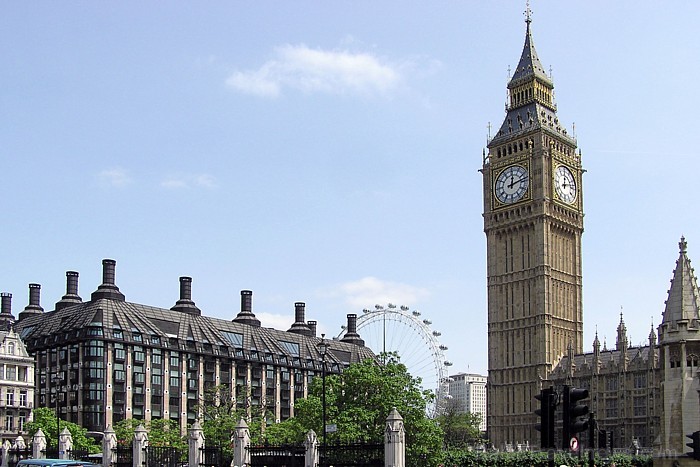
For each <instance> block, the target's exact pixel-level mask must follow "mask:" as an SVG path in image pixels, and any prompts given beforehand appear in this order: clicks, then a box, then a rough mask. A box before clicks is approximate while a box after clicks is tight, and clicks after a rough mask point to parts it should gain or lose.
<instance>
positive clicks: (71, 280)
mask: <svg viewBox="0 0 700 467" xmlns="http://www.w3.org/2000/svg"><path fill="white" fill-rule="evenodd" d="M78 303H83V299H82V298H80V296H79V295H78V273H77V272H76V271H66V294H65V295H64V296H63V297H61V299H60V300H59V301H58V302H56V311H58V310H62V309H64V308H67V307H69V306H72V305H77V304H78Z"/></svg>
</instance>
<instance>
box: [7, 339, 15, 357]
mask: <svg viewBox="0 0 700 467" xmlns="http://www.w3.org/2000/svg"><path fill="white" fill-rule="evenodd" d="M7 353H8V355H14V354H15V343H14V342H8V344H7Z"/></svg>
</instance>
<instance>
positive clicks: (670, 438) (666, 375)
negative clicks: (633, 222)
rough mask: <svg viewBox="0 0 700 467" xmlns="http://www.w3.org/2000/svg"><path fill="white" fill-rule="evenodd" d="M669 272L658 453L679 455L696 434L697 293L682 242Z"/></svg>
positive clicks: (699, 386) (699, 413) (699, 388)
mask: <svg viewBox="0 0 700 467" xmlns="http://www.w3.org/2000/svg"><path fill="white" fill-rule="evenodd" d="M678 245H679V247H680V253H679V257H678V261H676V269H675V270H674V271H673V279H672V281H671V288H670V289H669V291H668V299H667V300H666V308H665V310H664V315H663V319H662V321H661V325H660V326H659V345H660V364H661V375H662V380H661V398H662V412H663V418H662V423H661V440H660V441H661V443H660V444H661V446H660V448H661V450H662V451H670V452H676V453H683V452H686V451H688V450H689V449H688V448H687V447H686V445H685V444H686V442H689V441H690V440H689V439H688V438H686V435H688V434H690V433H693V432H694V431H698V430H700V398H699V396H698V394H700V376H699V373H698V371H700V366H699V365H700V316H699V315H698V311H699V308H698V306H699V305H700V293H699V292H698V285H697V279H696V278H695V273H694V272H693V268H692V267H691V266H690V259H688V256H687V244H686V241H685V238H681V241H680V242H679V244H678Z"/></svg>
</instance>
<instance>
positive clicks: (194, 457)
mask: <svg viewBox="0 0 700 467" xmlns="http://www.w3.org/2000/svg"><path fill="white" fill-rule="evenodd" d="M188 446H189V456H188V459H187V460H188V461H189V467H199V464H200V463H201V462H202V449H203V448H204V432H203V431H202V425H200V424H199V420H197V421H195V422H194V425H192V428H190V437H189V440H188Z"/></svg>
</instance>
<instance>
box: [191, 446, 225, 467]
mask: <svg viewBox="0 0 700 467" xmlns="http://www.w3.org/2000/svg"><path fill="white" fill-rule="evenodd" d="M200 451H201V452H202V462H201V463H200V464H199V465H200V467H221V466H222V465H223V466H229V465H231V462H233V453H232V452H230V451H226V450H224V449H223V448H221V447H219V446H213V447H203V448H201V449H200Z"/></svg>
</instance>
